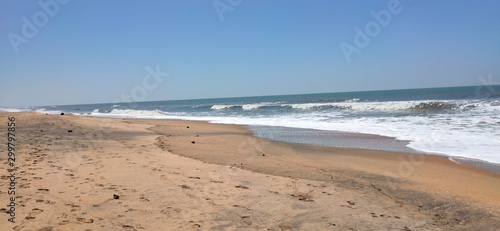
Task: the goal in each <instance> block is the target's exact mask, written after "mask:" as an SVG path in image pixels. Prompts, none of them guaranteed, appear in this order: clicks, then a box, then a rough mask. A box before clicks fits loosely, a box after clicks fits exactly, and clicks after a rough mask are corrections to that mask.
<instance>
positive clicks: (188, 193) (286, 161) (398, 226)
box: [0, 112, 500, 230]
mask: <svg viewBox="0 0 500 231" xmlns="http://www.w3.org/2000/svg"><path fill="white" fill-rule="evenodd" d="M7 116H15V117H16V120H17V125H16V127H17V131H16V136H17V137H18V140H17V141H16V142H17V143H16V145H17V146H16V147H17V150H16V153H17V154H16V155H17V159H16V166H17V170H16V175H17V176H18V178H17V179H16V180H17V185H16V202H17V204H16V219H15V221H16V223H14V224H13V223H11V222H8V221H7V219H8V218H9V217H10V216H9V214H7V213H5V211H6V210H7V209H8V207H6V206H5V205H7V204H8V203H9V197H10V196H9V195H7V190H8V187H9V185H8V184H9V179H8V177H5V176H7V175H8V172H7V168H8V166H7V162H6V156H7V154H6V153H7V145H6V139H3V140H2V141H1V143H0V144H1V145H0V148H1V151H0V153H1V155H0V161H1V165H0V171H1V172H2V175H3V176H4V177H2V178H1V180H0V192H1V193H0V203H1V204H2V205H3V207H2V211H4V212H2V213H0V230H10V229H14V230H498V228H497V227H500V217H499V214H500V175H499V174H495V173H492V172H488V171H486V170H482V169H478V168H474V167H469V166H465V165H460V164H457V163H454V162H451V161H449V160H448V159H446V158H443V157H437V156H422V155H416V154H411V155H410V154H403V153H390V152H380V151H369V150H359V149H345V148H329V147H316V146H310V145H298V144H287V143H280V142H270V141H266V140H262V139H259V138H256V137H253V136H252V134H251V132H250V131H249V130H247V129H246V128H245V127H242V126H235V125H219V124H209V123H206V122H196V121H173V120H172V121H170V120H137V119H106V118H91V117H81V116H73V115H64V116H61V115H45V114H39V113H5V112H0V123H1V124H2V126H1V127H0V129H1V130H0V134H2V137H7V135H6V133H7V128H6V126H5V125H6V123H7ZM69 130H71V132H69ZM114 195H115V198H116V199H115V198H114Z"/></svg>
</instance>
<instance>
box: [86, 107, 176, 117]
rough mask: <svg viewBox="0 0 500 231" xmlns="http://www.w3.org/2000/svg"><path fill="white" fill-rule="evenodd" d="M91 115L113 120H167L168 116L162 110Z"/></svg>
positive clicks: (116, 111) (124, 110) (116, 110)
mask: <svg viewBox="0 0 500 231" xmlns="http://www.w3.org/2000/svg"><path fill="white" fill-rule="evenodd" d="M90 115H92V116H98V117H113V118H141V119H166V118H167V116H166V115H165V114H164V113H162V112H161V111H160V110H155V111H148V110H133V109H113V110H112V111H111V112H109V113H101V112H95V110H94V112H92V113H91V114H90Z"/></svg>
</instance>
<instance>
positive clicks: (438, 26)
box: [0, 0, 500, 106]
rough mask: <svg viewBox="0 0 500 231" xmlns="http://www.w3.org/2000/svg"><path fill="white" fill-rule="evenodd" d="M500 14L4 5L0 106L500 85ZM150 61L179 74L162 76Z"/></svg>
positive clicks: (255, 5)
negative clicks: (348, 50) (489, 79)
mask: <svg viewBox="0 0 500 231" xmlns="http://www.w3.org/2000/svg"><path fill="white" fill-rule="evenodd" d="M66 1H67V3H65V2H66ZM40 2H41V3H49V7H48V9H49V10H44V7H42V5H43V4H42V5H40ZM54 3H57V4H54ZM63 3H65V4H63ZM215 6H217V7H218V8H216V7H215ZM45 8H46V7H45ZM390 9H392V10H393V11H392V12H391V10H390ZM372 11H373V12H375V13H376V14H381V15H383V16H384V15H387V14H383V13H384V12H386V13H387V12H388V13H389V15H390V19H388V18H387V17H386V18H384V17H382V16H380V17H381V18H382V19H383V22H380V21H377V20H376V19H375V18H374V16H373V15H372V14H371V13H370V12H372ZM396 11H398V13H393V12H396ZM381 12H382V13H381ZM499 12H500V1H496V0H490V1H461V0H456V1H451V0H448V1H431V0H426V1H415V0H414V1H409V0H401V1H395V0H387V1H386V0H380V1H350V0H345V1H340V0H339V1H329V0H324V1H306V0H302V1H298V0H277V1H263V0H262V1H261V0H258V1H257V0H254V1H250V0H216V1H199V0H179V1H118V0H116V1H104V0H101V1H97V0H89V1H76V0H73V1H69V0H65V1H62V0H61V2H58V1H56V0H41V1H17V0H6V1H1V2H0V35H1V37H0V38H1V39H0V106H34V105H58V104H85V103H105V102H113V101H117V100H120V101H123V99H122V98H121V97H122V96H123V95H124V94H125V95H126V94H129V95H130V94H131V93H134V91H135V94H136V96H137V95H140V97H136V99H137V100H145V101H154V100H173V99H193V98H213V97H233V96H256V95H279V94H299V93H322V92H344V91H361V90H382V89H404V88H423V87H444V86H466V85H480V84H481V82H480V81H479V80H478V77H479V76H481V75H482V76H488V75H489V74H491V75H492V76H493V79H494V80H496V82H500V13H499ZM23 18H25V20H23ZM44 20H45V21H44ZM384 20H385V21H384ZM26 21H28V23H26ZM382 23H384V24H386V25H385V26H382V25H381V24H382ZM26 24H31V26H32V27H33V26H34V27H35V29H36V30H37V31H36V33H33V31H31V34H29V33H25V34H23V28H24V27H27V26H26ZM35 24H37V25H38V26H37V25H35ZM367 25H369V26H368V29H367V27H366V26H367ZM370 26H371V27H370ZM377 26H378V27H377ZM355 28H359V30H360V31H361V33H364V34H365V36H367V37H368V38H369V39H370V41H369V42H368V43H367V42H366V41H364V43H363V44H362V47H357V46H356V43H355V38H356V36H358V39H359V34H357V32H356V30H355ZM367 30H368V31H367ZM26 31H27V30H25V32H26ZM367 33H368V34H370V35H367ZM26 35H28V36H26ZM13 38H14V39H13ZM20 38H21V39H20ZM21 40H22V41H23V42H19V41H21ZM343 43H345V44H349V45H351V46H352V47H354V48H356V49H358V53H352V54H350V55H348V57H349V59H350V61H349V60H348V59H346V55H345V52H343V51H342V49H341V44H343ZM358 44H359V43H358ZM16 49H17V52H16ZM147 67H149V68H151V69H153V70H159V71H160V72H162V73H169V74H168V76H166V77H162V79H163V81H162V82H161V83H160V82H155V79H154V78H147V76H148V74H149V72H148V71H147V70H146V69H147ZM157 68H158V69H157ZM145 78H147V79H146V85H147V86H149V87H148V89H146V90H145V91H144V89H145V87H144V86H145V85H144V84H145V83H144V81H145V80H144V79H145ZM153 85H154V87H151V86H153ZM141 87H142V88H141ZM138 89H139V90H138ZM138 93H141V94H138ZM143 93H146V94H143Z"/></svg>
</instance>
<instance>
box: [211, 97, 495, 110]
mask: <svg viewBox="0 0 500 231" xmlns="http://www.w3.org/2000/svg"><path fill="white" fill-rule="evenodd" d="M479 106H481V103H480V102H467V101H466V102H452V101H387V102H359V100H357V99H353V100H348V101H345V102H338V103H297V104H273V103H254V104H241V105H212V106H211V107H210V109H211V110H244V111H251V110H269V109H278V110H280V109H281V110H309V111H325V110H350V111H385V112H391V111H393V112H401V111H409V112H415V111H426V112H433V111H434V112H439V111H446V110H471V109H474V108H477V107H479ZM483 106H493V105H483Z"/></svg>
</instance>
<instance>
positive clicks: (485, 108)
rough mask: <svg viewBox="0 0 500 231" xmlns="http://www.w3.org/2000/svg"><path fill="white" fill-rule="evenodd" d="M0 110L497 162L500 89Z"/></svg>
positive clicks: (363, 93) (477, 88) (375, 92)
mask: <svg viewBox="0 0 500 231" xmlns="http://www.w3.org/2000/svg"><path fill="white" fill-rule="evenodd" d="M0 110H4V111H36V112H42V113H60V112H65V113H73V114H75V115H82V116H97V117H116V118H145V119H181V120H203V121H209V122H212V123H223V124H240V125H247V126H248V127H249V128H250V129H252V130H253V131H254V134H255V135H256V136H260V137H263V138H266V139H270V140H275V141H283V142H293V143H305V144H315V145H324V146H336V147H355V148H364V149H376V150H387V151H401V152H407V153H412V152H422V153H430V154H436V155H445V156H449V157H450V158H452V159H454V160H460V159H471V160H477V161H485V162H489V163H494V164H500V85H495V86H471V87H449V88H429V89H409V90H387V91H363V92H344V93H324V94H303V95H282V96H259V97H239V98H219V99H198V100H174V101H154V102H134V103H125V102H123V103H121V102H119V103H106V104H87V105H63V106H42V107H23V108H0ZM388 137H390V138H388Z"/></svg>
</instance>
